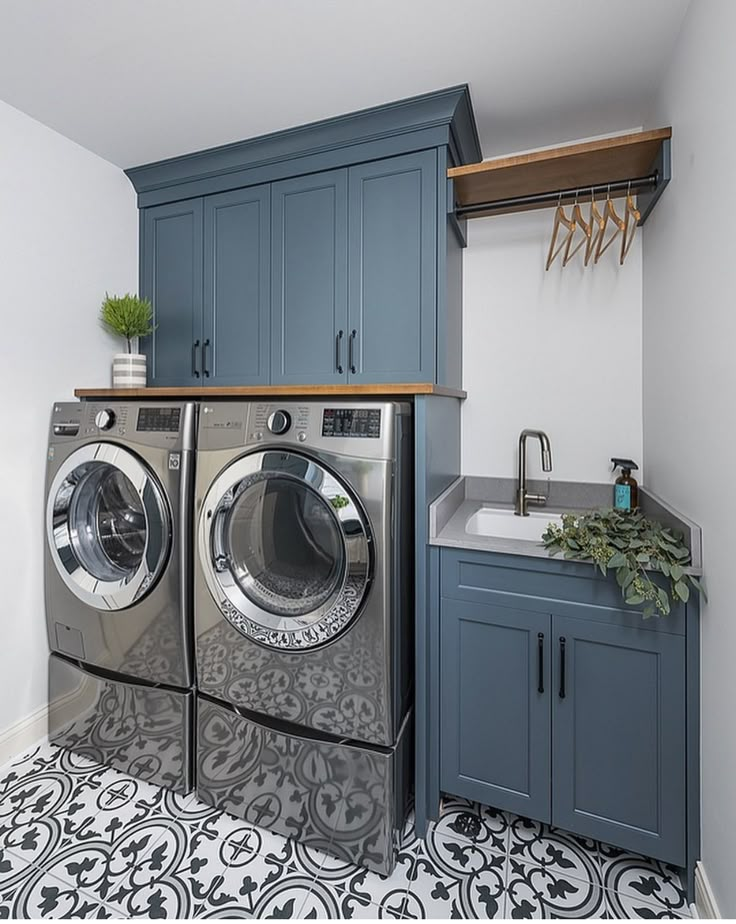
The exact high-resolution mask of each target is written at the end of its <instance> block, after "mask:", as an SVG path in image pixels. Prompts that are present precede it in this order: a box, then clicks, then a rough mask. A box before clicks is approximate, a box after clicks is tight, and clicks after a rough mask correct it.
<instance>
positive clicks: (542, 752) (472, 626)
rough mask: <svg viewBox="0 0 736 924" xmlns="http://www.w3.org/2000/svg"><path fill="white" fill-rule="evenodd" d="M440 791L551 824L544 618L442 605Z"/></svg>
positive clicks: (504, 609)
mask: <svg viewBox="0 0 736 924" xmlns="http://www.w3.org/2000/svg"><path fill="white" fill-rule="evenodd" d="M440 621H441V630H440V651H441V654H440V665H441V670H440V676H441V678H442V693H441V706H440V786H441V788H442V789H443V790H444V791H445V792H449V793H453V794H455V795H459V796H465V797H466V798H468V799H472V800H478V801H479V802H483V803H485V804H486V805H493V806H495V807H497V808H501V809H508V810H509V811H512V812H517V813H519V814H520V815H525V816H529V817H532V818H537V819H539V820H540V821H549V820H550V796H551V785H550V724H551V723H550V694H549V687H550V677H551V669H550V659H549V654H550V618H549V616H548V615H547V614H544V613H535V612H530V611H526V610H520V609H513V608H510V607H505V606H503V607H502V606H494V605H485V604H480V603H469V602H466V601H461V600H451V599H449V598H443V599H442V604H441V615H440Z"/></svg>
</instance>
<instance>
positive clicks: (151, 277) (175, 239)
mask: <svg viewBox="0 0 736 924" xmlns="http://www.w3.org/2000/svg"><path fill="white" fill-rule="evenodd" d="M141 234H142V246H141V293H142V295H143V296H144V297H145V298H149V299H150V300H151V302H152V303H153V312H154V314H153V320H154V324H155V325H156V329H155V331H154V332H153V334H152V335H151V336H150V337H147V338H146V339H145V341H144V342H142V344H141V347H142V349H143V351H144V352H145V353H146V354H147V356H148V384H149V385H162V386H174V385H199V384H201V381H202V378H201V373H202V369H201V365H200V361H201V347H202V340H203V336H202V241H203V238H202V234H203V228H202V200H201V199H190V200H188V201H186V202H174V203H170V204H168V205H161V206H156V207H155V208H151V209H146V210H145V212H144V213H143V221H142V229H141Z"/></svg>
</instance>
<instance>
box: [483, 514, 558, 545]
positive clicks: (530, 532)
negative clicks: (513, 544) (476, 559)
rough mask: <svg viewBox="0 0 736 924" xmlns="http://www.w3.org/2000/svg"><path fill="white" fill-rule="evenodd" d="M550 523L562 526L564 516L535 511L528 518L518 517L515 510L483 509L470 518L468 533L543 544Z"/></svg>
mask: <svg viewBox="0 0 736 924" xmlns="http://www.w3.org/2000/svg"><path fill="white" fill-rule="evenodd" d="M550 523H555V524H556V525H558V526H559V525H561V524H562V515H561V514H558V513H545V512H544V511H540V510H534V511H530V512H529V516H528V517H517V516H516V514H515V513H514V511H513V510H499V509H498V508H497V507H481V508H480V510H478V511H477V512H476V513H474V514H473V515H472V516H470V517H468V522H467V523H466V524H465V530H466V532H469V533H472V534H473V535H474V536H498V537H501V538H504V539H527V540H532V541H533V542H541V539H542V533H543V532H544V531H545V529H547V526H548V525H549V524H550Z"/></svg>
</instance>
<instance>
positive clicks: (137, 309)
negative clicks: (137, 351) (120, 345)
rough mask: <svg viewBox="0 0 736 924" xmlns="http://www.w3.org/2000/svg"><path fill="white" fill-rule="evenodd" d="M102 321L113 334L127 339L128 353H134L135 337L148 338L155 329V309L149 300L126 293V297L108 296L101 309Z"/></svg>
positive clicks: (106, 295)
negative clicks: (132, 342)
mask: <svg viewBox="0 0 736 924" xmlns="http://www.w3.org/2000/svg"><path fill="white" fill-rule="evenodd" d="M100 321H101V322H102V325H103V327H106V328H107V329H108V330H109V331H110V332H111V333H113V334H117V336H118V337H125V341H126V343H127V344H128V352H129V353H132V352H133V350H132V345H131V340H132V339H133V338H134V337H147V336H148V334H152V333H153V331H154V328H155V325H154V324H153V323H152V321H153V307H152V305H151V303H150V301H149V300H148V299H147V298H139V297H138V296H137V295H131V294H130V293H126V294H125V295H108V294H107V292H105V300H104V301H103V303H102V306H101V308H100Z"/></svg>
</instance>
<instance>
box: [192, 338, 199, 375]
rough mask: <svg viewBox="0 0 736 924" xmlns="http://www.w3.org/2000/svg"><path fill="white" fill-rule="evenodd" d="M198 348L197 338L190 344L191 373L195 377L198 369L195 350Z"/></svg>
mask: <svg viewBox="0 0 736 924" xmlns="http://www.w3.org/2000/svg"><path fill="white" fill-rule="evenodd" d="M198 349H199V340H195V341H194V343H193V344H192V375H193V376H194V378H195V379H198V378H199V369H197V350H198Z"/></svg>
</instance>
